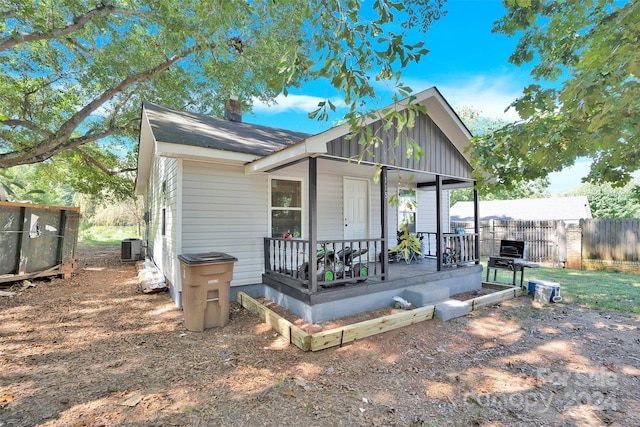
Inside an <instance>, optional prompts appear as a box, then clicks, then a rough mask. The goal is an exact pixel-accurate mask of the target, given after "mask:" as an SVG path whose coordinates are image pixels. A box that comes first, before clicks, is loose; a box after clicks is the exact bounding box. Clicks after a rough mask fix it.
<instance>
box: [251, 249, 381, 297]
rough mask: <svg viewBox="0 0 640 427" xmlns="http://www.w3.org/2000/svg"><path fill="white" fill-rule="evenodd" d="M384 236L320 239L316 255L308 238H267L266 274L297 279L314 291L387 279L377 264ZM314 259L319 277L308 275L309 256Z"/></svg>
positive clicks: (265, 251) (265, 253)
mask: <svg viewBox="0 0 640 427" xmlns="http://www.w3.org/2000/svg"><path fill="white" fill-rule="evenodd" d="M381 252H382V239H356V240H318V241H317V246H316V248H315V250H314V253H313V256H310V254H311V250H310V247H309V241H308V240H301V239H291V240H289V239H283V238H270V237H265V239H264V270H265V273H276V274H279V275H283V276H286V277H288V278H289V279H294V280H296V281H298V282H299V283H301V284H302V285H303V286H306V287H307V288H309V289H310V290H312V291H315V290H316V289H317V286H322V287H331V286H334V285H338V284H343V283H355V282H358V281H364V280H366V279H367V278H371V277H377V278H384V273H383V272H382V266H381V264H380V263H377V262H376V261H377V260H378V254H379V253H381ZM310 258H311V259H315V262H316V273H317V274H316V277H315V278H313V277H309V270H310V269H309V259H310Z"/></svg>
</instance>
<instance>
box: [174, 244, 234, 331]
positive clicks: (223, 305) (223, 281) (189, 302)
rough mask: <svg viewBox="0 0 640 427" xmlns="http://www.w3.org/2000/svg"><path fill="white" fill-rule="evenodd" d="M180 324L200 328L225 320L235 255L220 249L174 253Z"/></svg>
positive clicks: (201, 329) (218, 323) (224, 323)
mask: <svg viewBox="0 0 640 427" xmlns="http://www.w3.org/2000/svg"><path fill="white" fill-rule="evenodd" d="M178 259H179V260H180V275H181V277H182V309H183V311H184V325H185V327H186V328H187V329H188V330H190V331H195V332H202V331H204V330H205V329H208V328H213V327H216V326H224V325H226V324H227V322H228V321H229V303H230V295H229V287H230V284H231V279H233V265H234V263H235V262H236V261H237V260H238V259H237V258H235V257H233V256H231V255H229V254H225V253H222V252H206V253H199V254H183V255H178Z"/></svg>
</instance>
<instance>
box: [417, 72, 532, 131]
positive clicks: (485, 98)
mask: <svg viewBox="0 0 640 427" xmlns="http://www.w3.org/2000/svg"><path fill="white" fill-rule="evenodd" d="M407 83H408V84H409V86H411V87H412V88H413V89H414V90H416V91H419V90H422V89H426V88H429V87H431V86H434V85H435V86H436V87H437V88H438V90H440V92H441V93H442V95H443V96H444V97H445V99H446V100H447V101H449V103H450V104H451V105H452V106H453V107H454V108H458V107H462V106H469V107H473V108H474V109H476V110H478V111H480V112H481V114H482V116H485V117H490V118H493V119H503V120H506V121H515V120H519V119H520V117H519V116H518V113H517V112H516V110H515V109H514V108H509V110H508V111H507V112H505V111H504V110H505V109H506V108H507V107H508V106H509V105H510V104H511V103H512V102H513V101H514V100H515V99H516V98H517V97H518V96H520V94H521V93H522V88H523V84H522V83H521V82H519V81H518V80H517V79H516V77H515V76H510V75H498V76H486V75H478V76H468V75H459V76H449V77H448V78H447V80H446V81H442V82H438V81H436V82H434V81H430V82H425V81H408V82H407ZM417 88H422V89H417Z"/></svg>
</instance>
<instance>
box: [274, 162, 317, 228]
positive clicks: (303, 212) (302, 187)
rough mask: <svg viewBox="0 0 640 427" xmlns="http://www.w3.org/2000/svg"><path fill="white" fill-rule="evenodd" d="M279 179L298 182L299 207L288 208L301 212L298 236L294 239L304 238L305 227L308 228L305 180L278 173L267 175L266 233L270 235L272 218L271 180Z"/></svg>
mask: <svg viewBox="0 0 640 427" xmlns="http://www.w3.org/2000/svg"><path fill="white" fill-rule="evenodd" d="M274 179H275V180H281V181H297V182H299V183H300V193H301V194H300V197H301V199H300V201H301V203H300V205H301V206H300V207H299V208H288V209H289V210H299V211H300V212H301V214H300V220H301V221H302V224H300V237H295V238H296V239H306V238H307V236H308V235H307V228H308V222H309V221H308V216H307V205H308V197H307V181H306V180H305V179H304V178H302V177H299V176H280V175H272V176H269V182H268V191H267V235H268V236H269V237H272V236H271V229H272V223H271V218H272V212H273V206H272V205H271V200H272V197H271V196H272V194H271V188H272V185H271V182H272V181H273V180H274ZM276 209H281V208H276ZM273 237H280V236H273Z"/></svg>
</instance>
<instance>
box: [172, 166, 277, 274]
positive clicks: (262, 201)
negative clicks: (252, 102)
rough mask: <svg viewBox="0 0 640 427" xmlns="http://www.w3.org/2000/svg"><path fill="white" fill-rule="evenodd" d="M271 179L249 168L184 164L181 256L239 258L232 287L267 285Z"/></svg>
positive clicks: (235, 266)
mask: <svg viewBox="0 0 640 427" xmlns="http://www.w3.org/2000/svg"><path fill="white" fill-rule="evenodd" d="M268 182H269V180H268V177H267V175H245V173H244V166H233V165H224V164H216V163H206V162H197V161H187V160H185V161H184V168H183V190H182V191H183V192H182V197H183V201H182V252H183V253H201V252H224V253H228V254H229V255H232V256H234V257H236V258H238V261H237V262H236V263H235V265H234V271H233V281H232V283H231V285H232V286H240V285H251V284H257V283H261V282H262V273H263V271H264V267H263V264H264V255H263V253H264V244H263V242H264V240H263V239H264V237H266V236H267V235H268V203H269V200H268V192H269V191H268V190H269V189H268Z"/></svg>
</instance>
